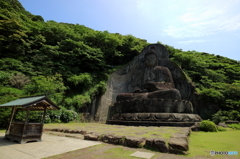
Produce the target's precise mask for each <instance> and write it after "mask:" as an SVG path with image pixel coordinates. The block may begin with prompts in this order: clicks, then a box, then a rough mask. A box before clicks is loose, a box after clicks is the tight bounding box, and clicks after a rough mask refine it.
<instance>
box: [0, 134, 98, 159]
mask: <svg viewBox="0 0 240 159" xmlns="http://www.w3.org/2000/svg"><path fill="white" fill-rule="evenodd" d="M98 144H101V143H100V142H96V141H86V140H77V139H74V138H69V137H61V136H55V135H48V134H44V135H43V136H42V142H29V143H27V144H19V143H17V142H11V141H9V140H6V139H4V133H0V159H40V158H44V157H48V156H53V155H57V154H62V153H65V152H69V151H73V150H77V149H82V148H86V147H90V146H94V145H98Z"/></svg>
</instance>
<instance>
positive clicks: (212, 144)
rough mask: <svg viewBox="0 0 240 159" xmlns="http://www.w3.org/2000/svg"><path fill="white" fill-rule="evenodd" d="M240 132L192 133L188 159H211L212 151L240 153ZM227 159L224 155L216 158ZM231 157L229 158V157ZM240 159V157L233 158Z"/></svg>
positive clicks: (228, 130)
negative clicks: (192, 158)
mask: <svg viewBox="0 0 240 159" xmlns="http://www.w3.org/2000/svg"><path fill="white" fill-rule="evenodd" d="M239 141H240V131H238V130H230V129H227V131H223V132H201V131H200V132H192V133H191V136H190V143H189V149H190V150H189V154H188V155H187V156H188V157H196V156H201V157H210V151H211V150H214V151H238V152H240V143H239ZM215 157H218V158H226V156H224V155H222V156H221V155H218V156H215ZM228 157H229V156H228ZM231 157H233V158H239V155H238V156H231Z"/></svg>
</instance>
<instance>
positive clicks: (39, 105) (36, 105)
mask: <svg viewBox="0 0 240 159" xmlns="http://www.w3.org/2000/svg"><path fill="white" fill-rule="evenodd" d="M2 107H22V108H30V109H35V110H44V108H45V107H46V108H47V109H55V110H56V109H57V110H59V109H60V108H59V107H58V106H57V105H56V104H54V103H53V102H52V101H51V100H50V99H49V98H48V97H47V96H45V95H42V96H34V97H24V98H19V99H17V100H14V101H11V102H8V103H5V104H2V105H0V108H2Z"/></svg>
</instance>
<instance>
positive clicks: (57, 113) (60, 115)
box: [47, 107, 77, 123]
mask: <svg viewBox="0 0 240 159" xmlns="http://www.w3.org/2000/svg"><path fill="white" fill-rule="evenodd" d="M60 108H61V109H60V110H52V111H49V112H48V113H47V115H48V116H49V117H50V119H51V122H54V123H60V122H63V123H67V122H69V121H73V120H74V119H75V118H76V117H77V113H76V112H75V111H73V110H67V109H66V108H64V107H60Z"/></svg>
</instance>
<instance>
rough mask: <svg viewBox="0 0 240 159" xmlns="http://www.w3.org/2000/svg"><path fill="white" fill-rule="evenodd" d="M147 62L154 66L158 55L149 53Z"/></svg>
mask: <svg viewBox="0 0 240 159" xmlns="http://www.w3.org/2000/svg"><path fill="white" fill-rule="evenodd" d="M145 63H146V65H147V66H154V65H156V63H157V57H156V55H154V54H149V55H147V56H146V59H145Z"/></svg>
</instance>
